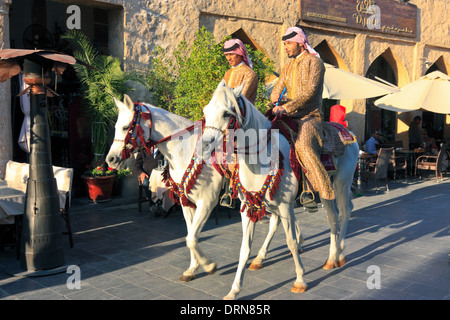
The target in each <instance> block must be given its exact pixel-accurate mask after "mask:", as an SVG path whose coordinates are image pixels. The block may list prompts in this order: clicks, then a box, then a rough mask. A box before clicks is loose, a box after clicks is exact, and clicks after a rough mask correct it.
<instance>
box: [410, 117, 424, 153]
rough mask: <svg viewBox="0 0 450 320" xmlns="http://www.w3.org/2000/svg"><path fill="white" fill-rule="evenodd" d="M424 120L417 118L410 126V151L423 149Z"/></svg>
mask: <svg viewBox="0 0 450 320" xmlns="http://www.w3.org/2000/svg"><path fill="white" fill-rule="evenodd" d="M421 122H422V118H421V117H420V116H415V117H414V120H413V121H412V122H411V124H410V125H409V130H408V137H409V150H414V149H415V148H420V147H422V144H423V130H422V128H421V127H420V124H421Z"/></svg>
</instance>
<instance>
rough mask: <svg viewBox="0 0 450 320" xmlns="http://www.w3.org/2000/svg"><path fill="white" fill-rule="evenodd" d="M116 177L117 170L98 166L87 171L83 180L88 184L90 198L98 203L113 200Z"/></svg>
mask: <svg viewBox="0 0 450 320" xmlns="http://www.w3.org/2000/svg"><path fill="white" fill-rule="evenodd" d="M116 176H117V171H116V170H115V169H113V168H109V167H108V168H105V166H97V167H94V168H91V169H88V170H86V171H85V172H84V174H83V175H82V176H81V178H82V179H83V180H84V181H85V182H86V189H87V193H88V195H89V198H90V199H91V200H92V201H94V202H95V203H97V202H105V201H109V200H111V197H112V191H113V185H114V179H115V177H116Z"/></svg>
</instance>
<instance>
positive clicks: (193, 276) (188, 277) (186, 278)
mask: <svg viewBox="0 0 450 320" xmlns="http://www.w3.org/2000/svg"><path fill="white" fill-rule="evenodd" d="M194 279H195V275H193V274H191V275H188V276H187V275H184V274H183V275H182V276H181V277H180V279H179V281H180V282H189V281H192V280H194Z"/></svg>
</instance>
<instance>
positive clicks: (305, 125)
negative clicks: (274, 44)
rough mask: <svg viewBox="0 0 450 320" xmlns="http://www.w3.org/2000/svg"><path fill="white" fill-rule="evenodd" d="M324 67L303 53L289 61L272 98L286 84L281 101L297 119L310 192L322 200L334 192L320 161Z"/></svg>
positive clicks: (298, 144)
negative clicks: (285, 95)
mask: <svg viewBox="0 0 450 320" xmlns="http://www.w3.org/2000/svg"><path fill="white" fill-rule="evenodd" d="M324 74H325V67H324V64H323V62H322V60H321V59H320V58H318V57H317V56H315V55H312V54H309V53H308V52H306V51H305V52H304V53H303V54H301V55H300V56H299V57H297V58H295V59H292V60H291V61H289V62H288V63H287V64H286V65H285V66H284V67H283V69H282V70H281V74H280V77H279V79H278V81H277V84H276V85H275V87H274V88H273V90H272V99H271V100H273V98H278V97H279V96H280V94H281V92H282V91H283V89H284V87H287V99H288V101H287V102H286V103H285V104H283V107H284V108H285V109H286V111H287V112H288V114H289V115H290V116H291V117H292V118H294V119H296V120H297V122H298V124H299V132H298V135H297V140H296V142H295V150H296V152H297V156H298V157H299V160H300V162H301V163H302V165H303V166H304V167H305V168H306V170H307V173H306V177H307V179H308V181H309V183H310V187H311V189H312V191H318V192H319V194H320V196H321V197H322V198H324V199H329V200H331V199H334V191H333V188H332V185H331V180H330V178H329V176H328V174H327V171H326V170H325V168H324V167H323V165H322V162H321V161H320V154H321V150H322V146H323V138H324V133H323V115H322V91H323V77H324Z"/></svg>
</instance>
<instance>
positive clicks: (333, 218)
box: [202, 81, 359, 299]
mask: <svg viewBox="0 0 450 320" xmlns="http://www.w3.org/2000/svg"><path fill="white" fill-rule="evenodd" d="M242 87H243V86H240V87H237V88H235V89H231V88H229V87H227V86H226V84H225V82H224V81H222V82H221V83H220V84H219V85H218V87H217V89H216V91H215V92H214V95H213V97H212V99H211V101H210V102H209V104H208V105H207V106H206V107H205V108H204V110H203V112H204V115H205V130H204V133H203V137H202V143H203V145H202V148H203V152H204V153H205V154H206V150H208V151H209V150H211V149H213V148H214V147H213V145H214V144H217V143H218V142H220V141H221V139H222V137H223V134H224V133H225V132H226V130H227V128H228V126H229V124H230V118H232V117H235V119H236V121H237V123H238V125H239V128H241V129H242V130H243V131H244V132H249V131H250V130H253V131H254V132H258V130H260V129H262V130H267V131H269V130H270V128H271V122H270V121H269V120H268V119H267V118H266V117H265V116H264V115H263V114H261V113H260V112H259V111H258V110H257V109H256V108H255V107H254V106H253V105H252V104H251V103H250V102H249V101H248V100H247V99H246V98H245V97H243V96H242V95H241V91H242ZM241 109H242V110H241ZM278 137H279V139H278V141H279V142H278V147H279V151H280V152H281V154H282V155H283V158H282V161H281V162H282V166H283V168H284V174H283V175H282V176H281V181H280V183H279V189H278V190H277V191H276V193H275V195H274V196H273V200H272V199H270V198H269V196H267V195H266V196H265V198H264V203H265V205H266V208H267V211H269V212H270V213H274V214H272V217H273V216H275V215H277V216H279V217H280V218H281V221H282V224H283V227H284V231H285V233H286V242H287V245H288V247H289V249H290V251H291V253H292V256H293V259H294V263H295V271H296V274H297V278H296V281H295V283H294V286H293V287H292V289H291V291H292V292H304V291H305V290H306V289H307V284H306V282H305V281H304V279H303V273H304V268H303V265H302V262H301V259H300V256H299V254H298V252H297V250H295V249H296V248H297V243H296V242H297V241H296V238H295V215H294V209H293V203H294V200H295V198H296V195H297V191H298V187H299V181H298V179H297V178H296V177H295V175H294V172H293V171H292V168H291V166H290V161H289V151H290V145H289V143H288V141H287V140H286V139H285V138H284V136H282V135H279V136H278ZM272 147H273V146H272V141H270V142H269V145H268V146H267V150H273V149H271V148H272ZM238 150H239V147H238ZM358 152H359V147H358V145H357V143H356V142H354V143H352V144H349V145H347V146H346V147H345V151H344V154H343V155H342V156H340V157H339V158H337V157H336V158H335V161H336V165H337V169H338V172H337V173H336V174H335V176H334V177H333V188H334V190H335V195H336V201H334V200H333V201H329V200H325V199H322V203H323V204H324V207H325V208H326V211H327V215H328V221H329V223H330V227H331V236H330V237H331V243H330V251H329V257H328V260H327V262H326V263H325V265H324V268H325V269H331V268H334V267H340V266H342V265H343V264H344V263H345V256H344V253H343V251H344V238H345V234H346V229H347V223H348V220H349V218H350V212H351V210H352V208H353V205H352V203H351V191H350V187H351V183H352V180H353V174H354V171H355V168H356V163H357V160H358ZM248 160H249V156H248V155H245V154H244V155H242V154H241V155H240V156H239V155H238V163H239V179H240V181H239V182H240V183H241V185H242V187H243V188H244V189H245V191H250V192H257V191H260V190H261V188H262V186H263V184H264V183H265V182H266V181H267V180H266V179H267V176H268V168H267V166H265V165H264V164H263V163H261V161H260V159H259V158H258V157H257V159H256V162H249V161H248ZM252 161H255V158H253V160H252ZM280 165H281V163H280ZM241 191H242V190H241ZM242 193H243V192H239V198H240V199H241V202H242V203H243V204H244V202H245V197H244V196H243V194H242ZM242 230H243V239H242V244H241V250H240V257H239V265H238V269H237V273H236V276H235V279H234V282H233V285H232V287H231V290H230V292H229V293H228V295H227V296H225V297H224V298H225V299H234V298H235V297H236V295H237V294H238V293H239V292H240V291H241V286H242V282H243V277H244V268H245V265H246V263H247V261H248V258H249V255H250V249H251V242H252V235H253V232H254V223H253V222H252V221H251V220H250V218H249V217H248V216H247V212H246V211H244V212H243V213H242ZM263 258H264V257H262V256H260V254H258V257H257V258H256V259H255V260H258V262H260V261H262V260H263Z"/></svg>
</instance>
